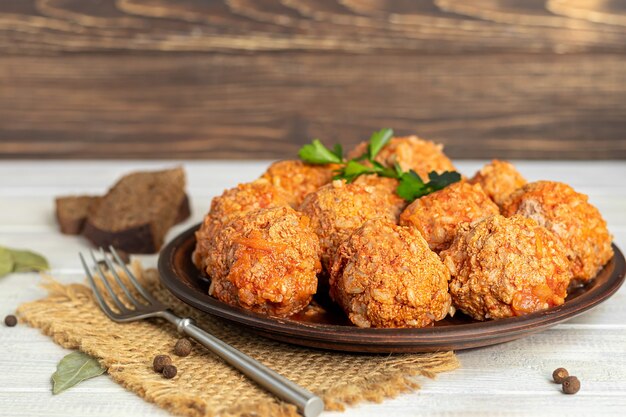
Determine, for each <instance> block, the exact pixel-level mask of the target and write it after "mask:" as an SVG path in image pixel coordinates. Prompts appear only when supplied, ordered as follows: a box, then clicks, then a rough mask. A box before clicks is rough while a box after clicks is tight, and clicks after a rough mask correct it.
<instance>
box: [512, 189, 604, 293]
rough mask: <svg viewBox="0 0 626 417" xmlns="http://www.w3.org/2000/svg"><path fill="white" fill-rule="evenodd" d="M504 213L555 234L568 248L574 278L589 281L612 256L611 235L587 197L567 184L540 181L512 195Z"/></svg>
mask: <svg viewBox="0 0 626 417" xmlns="http://www.w3.org/2000/svg"><path fill="white" fill-rule="evenodd" d="M502 214H504V215H505V216H512V215H514V214H521V215H523V216H525V217H529V218H532V219H534V220H536V221H537V222H538V223H539V224H540V225H542V226H545V227H547V228H548V229H550V230H551V231H553V232H554V233H555V234H556V235H557V236H558V237H559V238H561V240H562V241H563V244H564V245H565V247H566V249H567V257H568V259H569V261H570V264H571V269H572V273H573V274H574V278H577V279H580V280H581V281H589V280H590V279H593V278H594V277H595V276H596V274H597V273H598V272H599V271H600V269H602V266H604V265H605V264H606V263H607V262H608V261H609V260H610V259H611V258H612V257H613V248H612V247H611V240H612V238H611V234H610V233H609V231H608V229H607V226H606V222H605V221H604V219H603V218H602V215H601V214H600V212H599V211H598V209H597V208H596V207H594V206H593V205H591V204H589V199H588V197H587V196H586V195H584V194H581V193H577V192H576V191H574V189H573V188H572V187H570V186H569V185H567V184H563V183H561V182H555V181H537V182H532V183H529V184H526V185H525V186H524V187H522V188H521V189H519V190H517V191H516V192H515V193H513V194H512V195H511V197H510V198H509V200H507V202H506V203H505V204H504V206H503V209H502Z"/></svg>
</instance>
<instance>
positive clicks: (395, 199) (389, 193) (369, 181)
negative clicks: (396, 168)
mask: <svg viewBox="0 0 626 417" xmlns="http://www.w3.org/2000/svg"><path fill="white" fill-rule="evenodd" d="M354 184H359V185H363V186H370V187H375V188H377V189H378V190H379V191H378V192H379V194H381V195H382V196H384V197H385V198H386V199H387V200H388V203H389V206H390V207H392V208H393V211H394V214H395V216H396V218H397V217H398V216H400V213H402V210H404V208H405V207H406V205H407V204H408V203H407V201H406V200H405V199H404V198H402V197H400V196H399V195H398V194H397V193H396V189H397V188H398V184H399V181H398V180H397V179H395V178H387V177H380V176H378V175H361V176H360V177H358V178H357V179H356V180H354Z"/></svg>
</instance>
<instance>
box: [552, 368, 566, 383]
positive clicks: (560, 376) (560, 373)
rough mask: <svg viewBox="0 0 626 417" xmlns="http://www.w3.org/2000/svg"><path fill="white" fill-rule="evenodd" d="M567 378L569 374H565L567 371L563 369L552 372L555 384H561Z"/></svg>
mask: <svg viewBox="0 0 626 417" xmlns="http://www.w3.org/2000/svg"><path fill="white" fill-rule="evenodd" d="M568 376H569V372H567V369H565V368H556V369H555V370H554V372H552V379H553V380H554V382H556V383H557V384H562V383H563V381H565V378H567V377H568Z"/></svg>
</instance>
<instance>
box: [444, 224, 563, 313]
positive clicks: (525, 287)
mask: <svg viewBox="0 0 626 417" xmlns="http://www.w3.org/2000/svg"><path fill="white" fill-rule="evenodd" d="M440 255H441V259H442V260H443V262H444V264H445V265H446V266H447V267H448V269H449V270H450V275H451V276H452V278H451V280H450V295H451V296H452V303H453V305H454V306H455V307H457V308H459V309H460V310H461V311H463V312H465V313H466V314H469V315H470V316H472V317H473V318H475V319H477V320H485V319H490V318H491V319H500V318H505V317H512V316H518V315H523V314H528V313H532V312H534V311H539V310H543V309H546V308H549V307H552V306H557V305H561V304H563V302H564V299H565V297H566V296H567V286H568V285H569V282H570V280H571V278H572V274H571V271H570V269H569V263H568V261H567V256H566V254H565V247H564V246H563V244H562V242H561V241H560V240H559V239H558V238H557V237H556V236H555V235H554V234H553V233H552V232H550V231H549V230H548V229H546V228H545V227H543V226H540V225H538V224H537V222H535V221H534V220H532V219H527V218H525V217H522V216H513V217H510V218H505V217H503V216H501V215H495V216H491V217H489V218H487V219H485V220H483V221H481V222H479V223H477V224H475V225H473V226H471V225H470V224H469V223H465V224H463V225H462V226H461V228H460V229H459V231H458V233H457V236H456V238H455V239H454V242H453V243H452V245H451V246H450V248H448V249H447V250H445V251H443V252H442V253H441V254H440Z"/></svg>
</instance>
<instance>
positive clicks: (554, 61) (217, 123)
mask: <svg viewBox="0 0 626 417" xmlns="http://www.w3.org/2000/svg"><path fill="white" fill-rule="evenodd" d="M381 127H393V128H394V129H395V130H396V131H397V132H398V133H401V134H404V133H414V132H415V133H418V134H419V135H421V136H423V137H426V138H429V139H433V140H436V141H441V142H443V143H445V144H446V147H447V150H448V153H449V154H450V155H451V156H453V157H457V158H458V157H478V158H488V157H493V156H499V157H503V158H579V159H584V158H626V1H623V0H549V1H547V0H1V1H0V157H2V158H31V157H36V158H59V157H63V158H66V157H69V158H83V157H90V158H93V157H97V158H113V157H115V158H120V157H121V158H140V157H145V158H278V157H289V156H292V155H293V154H294V153H295V152H296V150H297V149H298V147H299V146H300V144H302V143H304V142H308V141H309V140H310V139H311V138H312V137H319V138H321V139H322V140H324V141H326V142H329V143H330V142H334V141H341V142H342V143H344V145H346V146H349V145H351V144H353V143H356V142H357V141H358V140H362V139H364V138H366V137H368V136H369V134H370V132H371V131H373V130H375V129H379V128H381Z"/></svg>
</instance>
